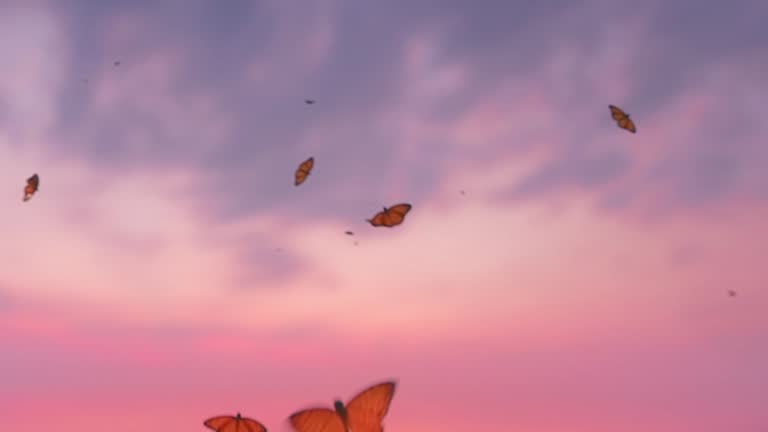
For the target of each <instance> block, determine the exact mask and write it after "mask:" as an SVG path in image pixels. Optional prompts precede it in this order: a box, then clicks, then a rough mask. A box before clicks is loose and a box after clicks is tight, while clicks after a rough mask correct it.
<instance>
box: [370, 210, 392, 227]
mask: <svg viewBox="0 0 768 432" xmlns="http://www.w3.org/2000/svg"><path fill="white" fill-rule="evenodd" d="M368 222H369V223H370V224H371V225H373V226H375V227H379V226H387V224H388V223H389V217H388V216H387V212H386V211H380V212H378V213H376V214H375V215H373V217H372V218H370V219H368Z"/></svg>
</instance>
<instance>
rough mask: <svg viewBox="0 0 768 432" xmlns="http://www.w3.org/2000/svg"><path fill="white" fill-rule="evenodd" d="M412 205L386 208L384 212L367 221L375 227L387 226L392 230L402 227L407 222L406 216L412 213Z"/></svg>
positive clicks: (397, 205)
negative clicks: (398, 226) (395, 227)
mask: <svg viewBox="0 0 768 432" xmlns="http://www.w3.org/2000/svg"><path fill="white" fill-rule="evenodd" d="M411 207H412V206H411V205H410V204H405V203H403V204H396V205H393V206H392V207H390V208H386V207H384V211H380V212H378V213H376V214H375V215H374V216H373V217H372V218H371V219H367V220H366V222H369V223H370V224H371V225H373V226H375V227H380V226H385V227H387V228H392V227H393V226H396V225H400V224H401V223H403V221H404V220H405V215H407V214H408V212H409V211H411Z"/></svg>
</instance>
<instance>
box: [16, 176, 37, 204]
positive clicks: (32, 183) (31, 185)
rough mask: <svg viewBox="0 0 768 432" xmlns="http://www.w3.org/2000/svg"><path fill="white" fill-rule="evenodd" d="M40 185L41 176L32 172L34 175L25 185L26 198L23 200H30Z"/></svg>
mask: <svg viewBox="0 0 768 432" xmlns="http://www.w3.org/2000/svg"><path fill="white" fill-rule="evenodd" d="M38 187H40V177H38V176H37V174H32V177H30V178H28V179H27V185H26V186H24V198H22V199H21V200H22V201H29V199H30V198H32V195H34V194H35V192H37V188H38Z"/></svg>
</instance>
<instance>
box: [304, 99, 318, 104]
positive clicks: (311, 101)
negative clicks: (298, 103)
mask: <svg viewBox="0 0 768 432" xmlns="http://www.w3.org/2000/svg"><path fill="white" fill-rule="evenodd" d="M304 103H305V104H307V105H312V104H313V103H315V101H313V100H312V99H304Z"/></svg>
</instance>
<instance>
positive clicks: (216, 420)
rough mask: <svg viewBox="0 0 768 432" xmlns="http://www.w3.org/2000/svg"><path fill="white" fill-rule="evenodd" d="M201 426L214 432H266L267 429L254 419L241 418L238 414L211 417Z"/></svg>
mask: <svg viewBox="0 0 768 432" xmlns="http://www.w3.org/2000/svg"><path fill="white" fill-rule="evenodd" d="M203 425H205V427H207V428H209V429H212V430H214V431H216V432H267V428H265V427H264V425H263V424H261V423H259V422H257V421H256V420H254V419H250V418H247V417H242V416H240V413H237V415H235V416H234V417H232V416H217V417H211V418H209V419H208V420H206V421H205V422H203Z"/></svg>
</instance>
